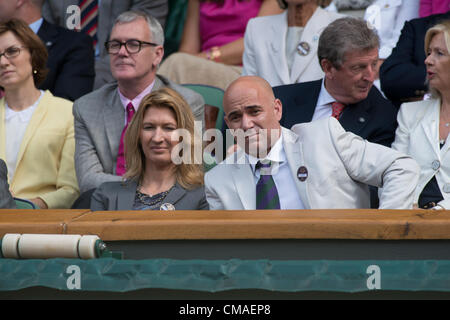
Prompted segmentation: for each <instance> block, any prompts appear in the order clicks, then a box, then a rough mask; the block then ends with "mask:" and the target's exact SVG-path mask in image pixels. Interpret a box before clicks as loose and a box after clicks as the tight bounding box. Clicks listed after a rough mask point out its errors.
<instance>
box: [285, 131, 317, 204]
mask: <svg viewBox="0 0 450 320" xmlns="http://www.w3.org/2000/svg"><path fill="white" fill-rule="evenodd" d="M282 130H283V131H282V132H283V142H284V145H283V147H284V151H285V153H286V157H287V160H288V163H289V168H290V169H291V173H292V176H293V177H294V181H295V184H296V186H297V191H298V194H299V196H300V200H301V201H302V203H303V206H304V207H305V209H311V205H310V201H309V196H308V188H307V181H308V179H306V181H303V182H302V181H300V180H299V179H297V171H298V169H299V168H300V167H301V166H304V165H305V164H304V159H303V152H302V143H301V141H300V139H299V137H298V136H297V135H296V134H295V133H294V132H292V131H290V130H288V129H286V128H283V129H282Z"/></svg>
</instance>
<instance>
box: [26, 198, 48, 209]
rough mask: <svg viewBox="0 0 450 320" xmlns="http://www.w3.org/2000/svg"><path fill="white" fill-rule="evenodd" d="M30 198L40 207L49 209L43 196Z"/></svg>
mask: <svg viewBox="0 0 450 320" xmlns="http://www.w3.org/2000/svg"><path fill="white" fill-rule="evenodd" d="M29 200H30V201H31V202H33V203H34V204H35V205H36V206H37V207H38V208H39V209H48V206H47V204H46V203H45V201H44V200H42V199H41V198H34V199H29Z"/></svg>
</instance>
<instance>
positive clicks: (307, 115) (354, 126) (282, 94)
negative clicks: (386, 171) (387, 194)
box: [273, 80, 398, 147]
mask: <svg viewBox="0 0 450 320" xmlns="http://www.w3.org/2000/svg"><path fill="white" fill-rule="evenodd" d="M321 87H322V80H317V81H311V82H303V83H295V84H289V85H284V86H278V87H274V88H273V90H274V94H275V97H276V98H278V99H280V100H281V103H282V104H283V115H282V118H281V121H280V123H281V125H282V126H283V127H286V128H291V127H292V126H293V125H294V124H297V123H304V122H310V121H311V120H312V118H313V115H314V110H315V109H316V105H317V100H318V98H319V93H320V89H321ZM397 112H398V110H397V109H396V108H395V107H394V105H393V104H392V103H391V102H389V101H388V100H386V99H385V98H383V96H382V95H381V93H380V91H378V89H377V88H376V87H375V86H372V89H371V90H370V92H369V94H368V96H367V98H366V99H364V100H362V101H360V102H358V103H356V104H351V105H348V106H346V107H345V109H344V111H343V113H342V115H341V117H340V119H339V122H340V123H341V125H342V127H343V128H344V129H345V130H346V131H350V132H353V133H354V134H356V135H359V136H360V137H362V138H364V139H366V140H368V141H370V142H373V143H378V144H381V145H384V146H386V147H390V146H391V143H392V142H393V141H394V138H395V130H396V129H397Z"/></svg>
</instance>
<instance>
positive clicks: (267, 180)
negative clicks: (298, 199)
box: [256, 161, 280, 210]
mask: <svg viewBox="0 0 450 320" xmlns="http://www.w3.org/2000/svg"><path fill="white" fill-rule="evenodd" d="M270 167H271V163H270V162H269V163H262V162H261V161H258V163H257V164H256V170H258V169H260V178H259V180H258V183H257V184H256V209H257V210H262V209H280V199H279V197H278V190H277V186H276V185H275V181H274V180H273V178H272V175H271V174H270V173H269V172H267V171H269V169H270Z"/></svg>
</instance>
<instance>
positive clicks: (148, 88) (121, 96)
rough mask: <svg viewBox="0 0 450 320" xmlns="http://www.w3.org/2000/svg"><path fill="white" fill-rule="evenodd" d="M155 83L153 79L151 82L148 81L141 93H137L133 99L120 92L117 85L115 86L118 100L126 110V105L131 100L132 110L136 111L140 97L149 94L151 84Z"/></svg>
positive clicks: (151, 87)
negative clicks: (148, 83)
mask: <svg viewBox="0 0 450 320" xmlns="http://www.w3.org/2000/svg"><path fill="white" fill-rule="evenodd" d="M154 84H155V80H153V82H152V83H150V85H149V86H148V87H147V88H145V89H144V91H142V92H141V93H139V94H138V95H137V96H136V97H135V98H134V99H133V100H130V99H128V98H127V97H125V96H124V95H123V94H122V92H120V89H119V87H117V91H118V92H119V97H120V101H121V102H122V106H123V108H124V109H125V110H126V109H127V105H128V104H129V103H130V102H131V103H132V104H133V107H134V110H136V111H137V109H138V108H139V105H140V104H141V101H142V99H143V98H144V97H145V96H146V95H147V94H149V93H150V92H152V89H153V85H154Z"/></svg>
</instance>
